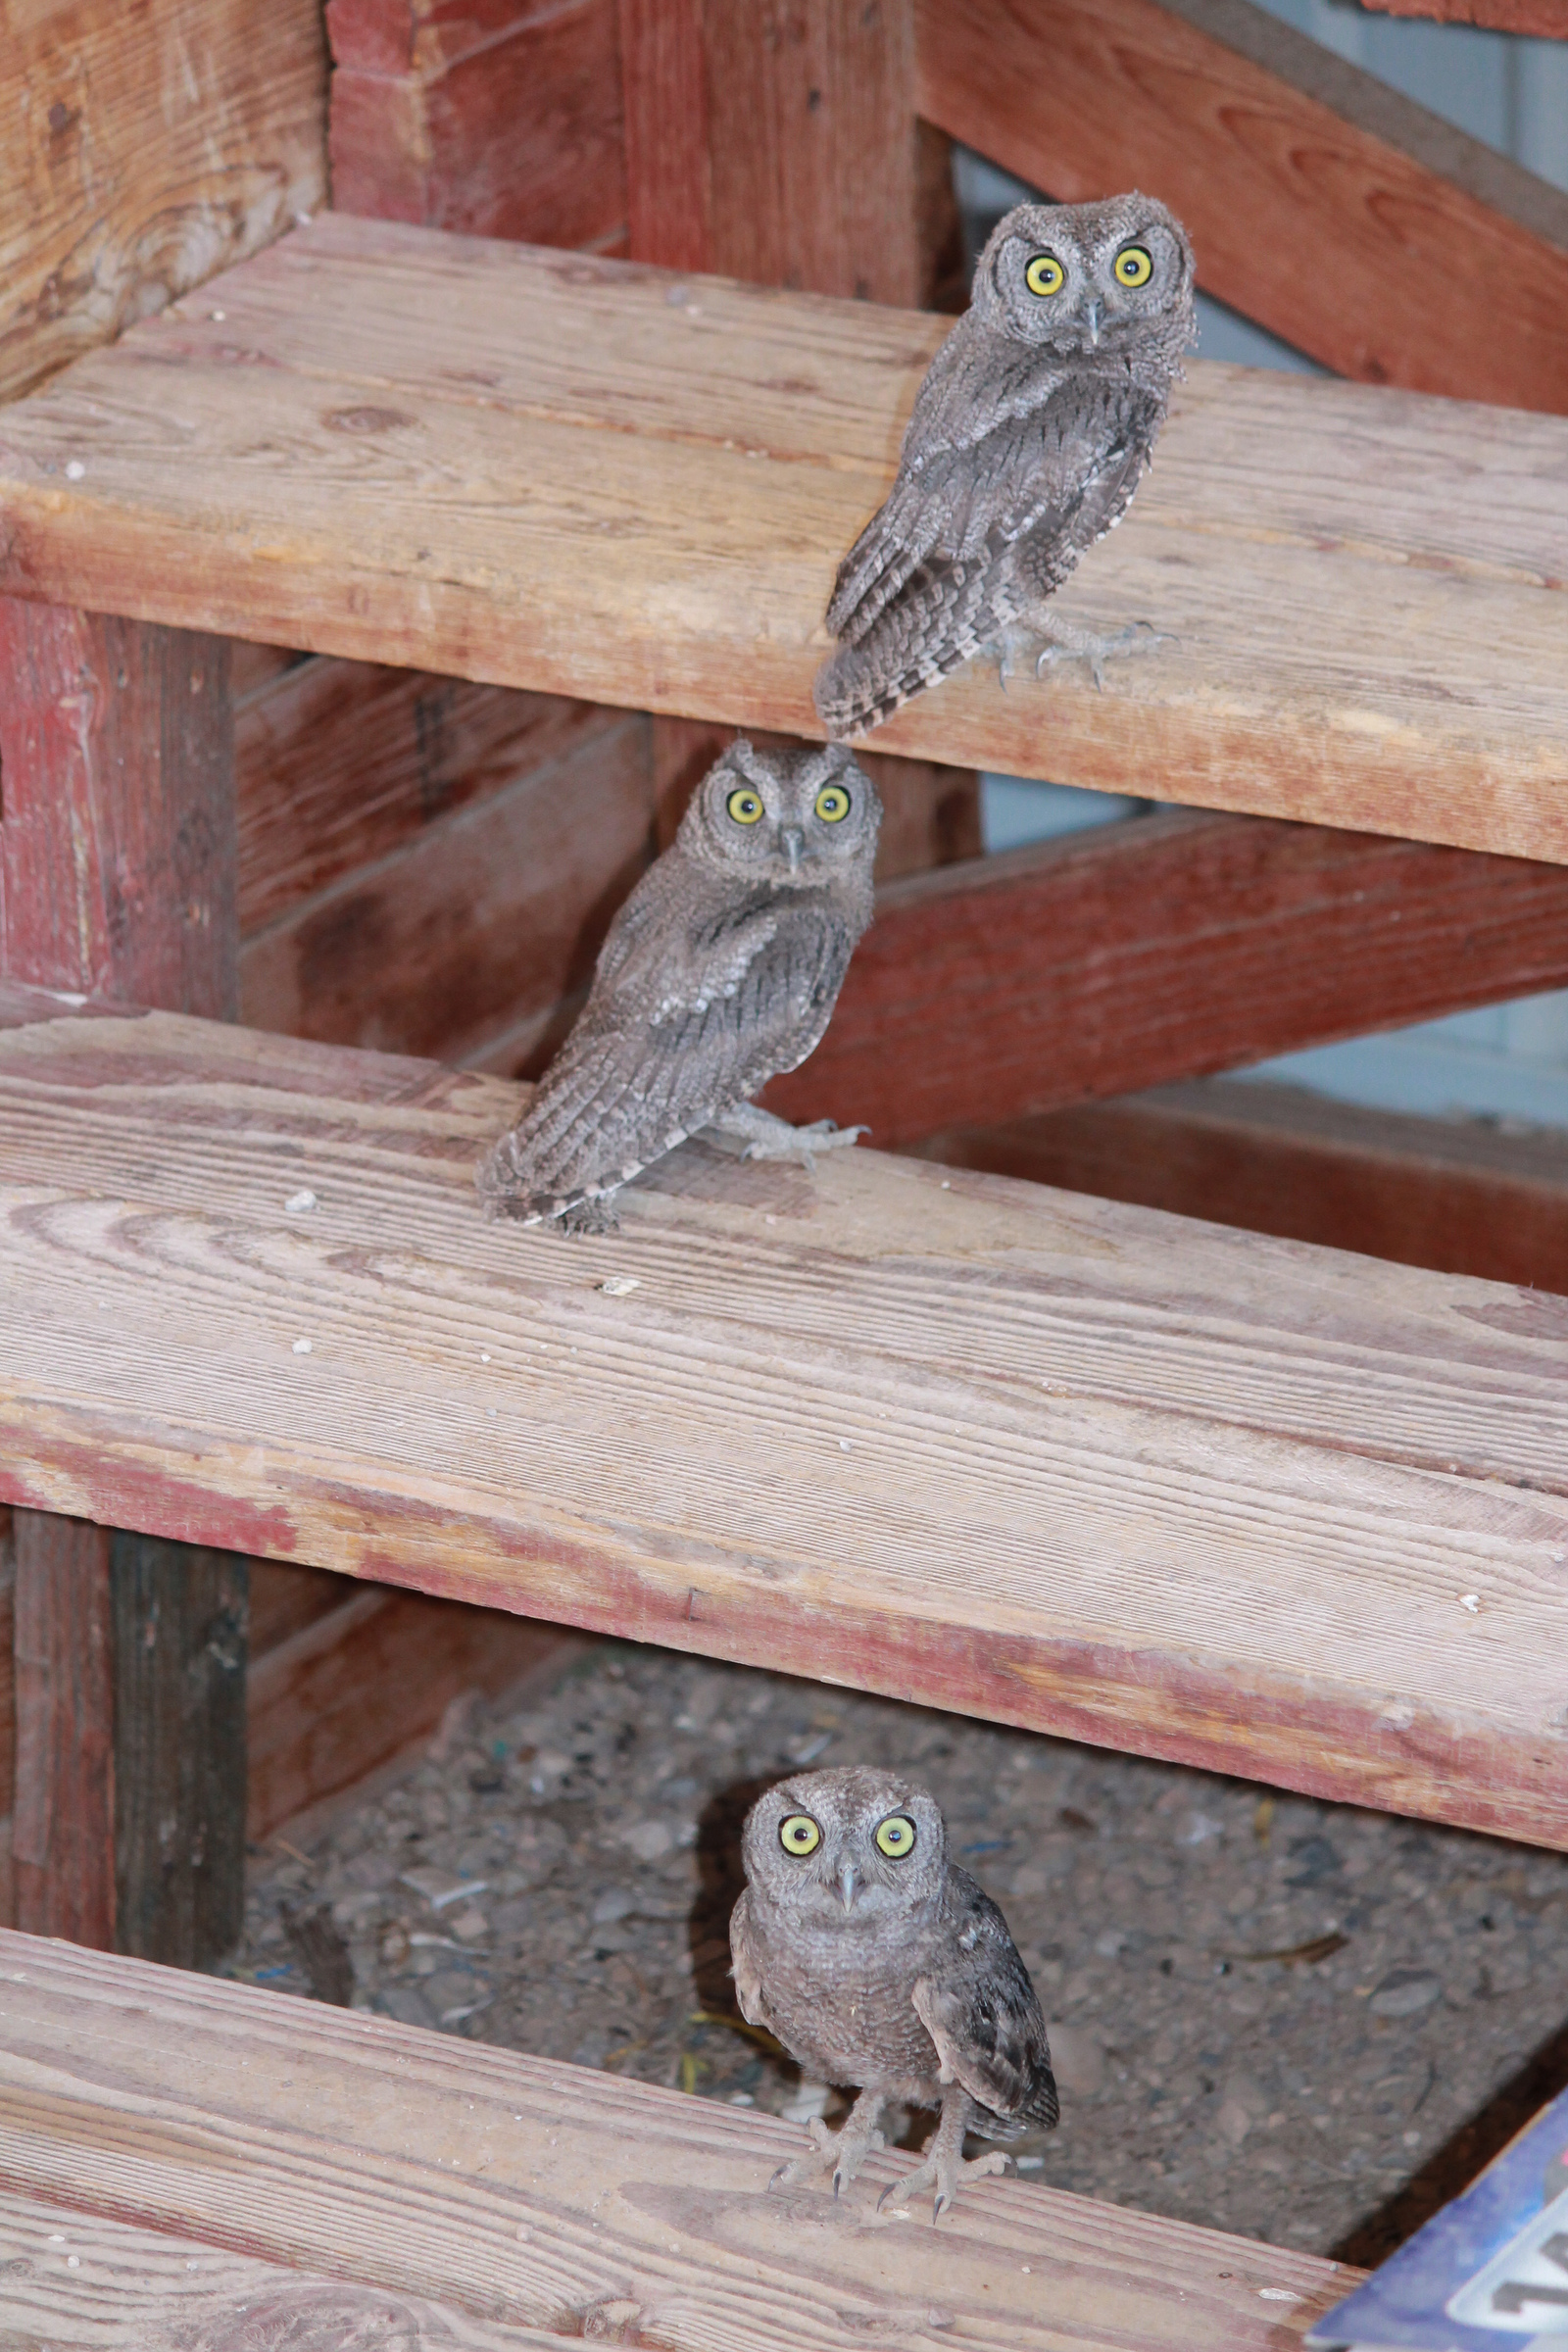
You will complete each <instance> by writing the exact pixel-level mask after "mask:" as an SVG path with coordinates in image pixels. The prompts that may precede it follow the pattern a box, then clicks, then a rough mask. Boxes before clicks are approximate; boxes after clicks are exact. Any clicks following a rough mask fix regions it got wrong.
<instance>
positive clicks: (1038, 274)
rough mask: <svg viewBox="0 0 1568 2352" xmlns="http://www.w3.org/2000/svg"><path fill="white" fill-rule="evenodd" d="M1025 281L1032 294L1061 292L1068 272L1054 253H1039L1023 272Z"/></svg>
mask: <svg viewBox="0 0 1568 2352" xmlns="http://www.w3.org/2000/svg"><path fill="white" fill-rule="evenodd" d="M1023 282H1024V284H1025V285H1026V286H1027V287H1028V289H1029V291H1030V293H1031V294H1042V295H1047V294H1059V293H1060V292H1061V289H1062V287H1063V286H1064V285H1065V284H1066V282H1067V272H1066V270H1063V268H1062V266H1061V264H1060V263H1059V262H1058V261H1057V259H1056V257H1055V255H1054V253H1037V254H1036V255H1035V258H1034V260H1033V261H1032V262H1031V263H1030V264H1029V267H1028V269H1027V270H1025V271H1024V273H1023Z"/></svg>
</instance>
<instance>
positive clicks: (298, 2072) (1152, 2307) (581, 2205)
mask: <svg viewBox="0 0 1568 2352" xmlns="http://www.w3.org/2000/svg"><path fill="white" fill-rule="evenodd" d="M0 1961H3V1964H4V1966H5V1970H6V2015H7V2028H8V2030H7V2034H6V2042H7V2044H8V2045H9V2047H8V2048H7V2049H0V2181H3V2182H4V2184H5V2189H6V2191H7V2195H6V2199H5V2203H4V2205H3V2206H0V2259H4V2257H5V2253H6V2252H7V2251H9V2249H10V2247H11V2246H12V2245H13V2244H18V2245H19V2252H20V2255H21V2257H22V2260H21V2263H20V2265H19V2267H18V2268H17V2270H16V2274H15V2293H14V2295H13V2299H12V2307H14V2308H15V2310H16V2312H17V2313H18V2315H19V2317H20V2319H21V2321H22V2323H23V2325H24V2327H26V2324H27V2322H28V2321H33V2323H34V2325H33V2327H32V2329H31V2330H30V2331H29V2336H30V2333H38V2334H39V2335H40V2337H41V2338H43V2339H46V2340H47V2341H48V2342H49V2343H50V2345H51V2346H52V2347H53V2346H56V2345H58V2346H59V2347H60V2352H78V2347H79V2348H80V2352H86V2348H87V2346H89V2345H91V2346H93V2347H95V2348H97V2352H132V2347H136V2352H139V2347H140V2346H142V2345H144V2344H148V2343H151V2342H153V2341H155V2340H162V2336H163V2332H164V2330H163V2329H162V2327H159V2326H158V2325H156V2323H158V2322H159V2321H161V2320H162V2319H163V2318H164V2315H165V2314H166V2313H169V2312H170V2311H171V2309H172V2308H174V2310H175V2316H176V2317H177V2319H178V2322H179V2326H180V2327H181V2328H182V2329H184V2330H185V2331H187V2332H198V2331H199V2334H200V2338H201V2340H203V2341H205V2340H207V2339H208V2337H209V2335H211V2336H212V2338H213V2340H219V2339H220V2338H221V2336H222V2335H223V2334H224V2333H225V2332H231V2330H232V2326H233V2304H234V2300H235V2299H236V2298H237V2299H239V2300H244V2301H248V2302H250V2303H251V2304H252V2305H253V2308H256V2309H260V2310H262V2311H263V2312H265V2313H266V2314H267V2315H268V2317H269V2318H273V2319H275V2320H276V2322H277V2325H278V2326H279V2327H282V2328H284V2329H286V2330H288V2331H289V2332H290V2333H293V2332H294V2330H293V2329H291V2328H290V2327H289V2323H290V2321H297V2322H298V2323H299V2325H298V2330H297V2332H298V2335H299V2338H300V2340H301V2341H304V2340H307V2339H308V2338H309V2337H310V2336H311V2335H315V2336H318V2337H319V2338H320V2339H321V2340H323V2341H336V2340H342V2335H343V2330H344V2328H346V2327H350V2326H352V2325H354V2324H355V2323H361V2324H367V2323H370V2322H373V2321H378V2320H380V2319H381V2318H382V2317H383V2316H384V2317H385V2318H386V2319H387V2321H388V2323H389V2325H390V2327H391V2328H392V2329H393V2330H394V2331H395V2332H397V2333H398V2334H400V2335H401V2336H402V2338H403V2340H405V2341H407V2342H410V2343H414V2342H429V2343H430V2344H432V2345H433V2344H435V2343H438V2342H439V2343H450V2344H452V2345H453V2346H454V2347H456V2346H458V2345H460V2344H461V2345H462V2346H463V2347H465V2352H509V2348H510V2347H513V2346H515V2347H516V2348H517V2352H524V2348H525V2347H526V2352H535V2347H537V2352H549V2347H550V2346H552V2345H556V2344H559V2343H560V2342H561V2341H562V2339H563V2333H564V2330H565V2329H566V2328H568V2327H569V2329H570V2330H571V2331H572V2333H573V2336H574V2338H575V2337H588V2338H592V2339H594V2340H601V2339H602V2340H604V2341H605V2342H607V2343H608V2342H617V2341H618V2342H621V2343H635V2342H636V2341H638V2340H639V2338H640V2339H641V2340H642V2341H643V2342H644V2343H649V2344H654V2343H669V2344H697V2343H705V2344H706V2343H714V2344H723V2345H724V2346H725V2348H726V2352H801V2347H802V2346H805V2345H809V2346H810V2347H811V2348H812V2352H852V2348H853V2347H854V2346H857V2345H859V2344H863V2343H866V2342H873V2343H898V2344H908V2345H911V2346H912V2345H915V2344H921V2345H923V2344H925V2343H926V2342H928V2341H929V2342H933V2343H940V2342H941V2341H942V2337H943V2333H944V2332H945V2331H946V2330H947V2329H948V2328H949V2327H952V2330H953V2334H954V2336H955V2338H956V2339H959V2340H961V2338H962V2336H963V2334H964V2333H965V2332H967V2333H969V2334H970V2335H971V2336H973V2338H974V2339H975V2340H976V2341H989V2342H991V2343H994V2344H999V2345H1000V2344H1005V2345H1007V2346H1008V2347H1009V2348H1010V2352H1056V2348H1057V2347H1059V2346H1060V2345H1061V2344H1062V2343H1064V2342H1071V2343H1074V2344H1079V2345H1082V2347H1083V2352H1216V2347H1219V2346H1223V2347H1224V2352H1282V2348H1283V2347H1284V2346H1285V2345H1286V2344H1287V2343H1290V2344H1295V2343H1297V2342H1298V2341H1299V2334H1300V2333H1301V2332H1304V2331H1305V2329H1306V2328H1307V2327H1309V2326H1310V2325H1311V2324H1312V2322H1313V2321H1314V2320H1317V2319H1321V2317H1322V2316H1323V2314H1324V2313H1325V2312H1326V2311H1327V2310H1328V2309H1329V2308H1330V2306H1331V2305H1332V2304H1333V2303H1334V2302H1336V2301H1337V2300H1338V2299H1339V2298H1340V2297H1341V2296H1343V2295H1344V2294H1346V2293H1347V2292H1348V2290H1349V2288H1350V2287H1351V2286H1352V2285H1354V2284H1355V2282H1356V2280H1357V2278H1359V2276H1360V2274H1359V2273H1358V2272H1356V2271H1353V2270H1348V2269H1347V2268H1346V2267H1345V2266H1344V2265H1341V2264H1335V2263H1330V2262H1324V2261H1322V2260H1321V2259H1320V2258H1318V2257H1316V2256H1313V2255H1309V2254H1299V2253H1294V2252H1288V2251H1281V2250H1280V2249H1279V2248H1277V2247H1274V2246H1260V2245H1256V2244H1253V2243H1251V2242H1250V2241H1244V2240H1242V2239H1240V2238H1235V2239H1233V2238H1227V2237H1221V2236H1218V2235H1217V2234H1216V2233H1215V2232H1214V2231H1213V2230H1209V2229H1194V2228H1192V2227H1191V2225H1189V2224H1184V2223H1180V2222H1171V2221H1165V2220H1162V2219H1160V2218H1158V2217H1156V2216H1154V2215H1152V2214H1144V2213H1138V2212H1134V2211H1132V2210H1130V2209H1128V2208H1123V2207H1114V2206H1108V2205H1099V2204H1095V2203H1093V2202H1092V2201H1091V2200H1090V2199H1088V2198H1087V2197H1076V2196H1071V2195H1068V2194H1066V2193H1065V2192H1063V2191H1061V2190H1059V2189H1050V2188H1044V2187H1041V2186H1038V2185H1037V2184H1036V2183H1034V2182H1032V2181H1025V2180H1002V2181H985V2182H981V2183H975V2184H971V2185H970V2186H969V2187H968V2188H967V2189H966V2190H965V2193H964V2195H963V2196H962V2197H961V2198H960V2199H959V2200H958V2203H957V2205H956V2208H955V2210H954V2212H953V2213H952V2214H951V2216H944V2218H943V2224H942V2228H941V2229H939V2230H933V2229H930V2228H929V2226H928V2227H926V2228H925V2229H904V2230H901V2231H900V2232H899V2234H898V2238H897V2241H896V2242H897V2259H896V2260H894V2259H890V2255H889V2250H888V2249H889V2242H890V2241H889V2239H888V2237H887V2236H886V2235H885V2234H884V2233H883V2232H882V2231H880V2230H878V2229H871V2228H865V2227H856V2226H854V2224H853V2222H852V2223H850V2224H848V2225H846V2224H845V2222H844V2218H843V2216H842V2214H841V2215H839V2216H838V2217H834V2218H835V2220H836V2222H837V2226H835V2227H831V2228H829V2227H827V2226H826V2217H824V2220H823V2222H821V2223H816V2222H814V2221H812V2220H809V2219H808V2218H806V2216H807V2214H813V2215H814V2213H815V2212H816V2210H817V2208H816V2207H815V2206H814V2205H812V2204H811V2203H810V2199H809V2192H808V2194H807V2196H805V2197H802V2196H800V2195H799V2194H798V2195H797V2196H796V2198H795V2199H794V2200H792V2202H791V2203H789V2204H784V2203H781V2201H780V2200H779V2199H778V2198H777V2197H772V2198H770V2197H769V2196H768V2195H767V2193H766V2182H767V2180H768V2177H769V2175H770V2174H771V2173H772V2172H773V2171H774V2170H776V2168H777V2167H778V2165H779V2164H780V2163H781V2162H782V2161H783V2160H784V2159H785V2158H786V2157H788V2156H789V2155H790V2154H791V2153H792V2152H798V2150H799V2148H800V2146H801V2144H802V2132H801V2130H800V2127H799V2126H792V2125H789V2124H785V2123H781V2122H779V2121H778V2120H777V2119H775V2118H774V2117H772V2116H764V2115H762V2114H760V2113H759V2112H757V2111H755V2110H753V2111H747V2110H742V2109H737V2108H733V2107H725V2106H722V2105H720V2104H719V2103H718V2102H717V2101H716V2100H712V2099H693V2098H688V2097H686V2096H684V2095H683V2094H682V2093H681V2092H680V2091H676V2090H664V2089H662V2088H657V2087H655V2086H654V2085H653V2084H650V2083H646V2082H622V2081H621V2080H619V2079H618V2078H616V2077H613V2076H611V2075H607V2074H603V2073H595V2072H594V2071H593V2070H592V2069H591V2068H587V2067H577V2066H563V2065H561V2064H558V2063H557V2062H555V2061H553V2060H550V2059H541V2058H527V2057H523V2056H521V2055H519V2054H518V2053H517V2052H515V2051H513V2050H502V2049H494V2048H488V2047H486V2046H484V2045H483V2044H481V2043H476V2042H471V2041H466V2040H464V2039H463V2038H462V2037H461V2036H458V2035H454V2034H429V2033H421V2032H420V2031H418V2030H417V2028H413V2027H409V2026H399V2025H395V2024H394V2023H393V2022H392V2020H391V2019H390V2018H379V2017H368V2016H363V2015H362V2016H355V2015H350V2014H349V2013H348V2012H346V2011H344V2010H342V2009H334V2008H329V2007H327V2006H325V2005H324V2004H322V2003H319V2002H314V2001H301V2000H297V1999H291V1998H289V1997H288V1996H287V1995H284V1994H279V1993H272V1992H266V1991H262V1990H260V1989H259V1988H258V1987H256V1986H253V1985H231V1984H225V1983H222V1982H221V1981H215V1980H213V1979H210V1978H205V1977H181V1978H177V1979H172V1978H171V1977H169V1976H168V1975H167V1973H163V1972H154V1971H153V1970H151V1969H148V1968H145V1967H142V1966H140V1965H138V1964H137V1963H135V1962H133V1961H125V1960H108V1959H105V1958H103V1957H102V1956H100V1955H98V1954H96V1953H87V1952H78V1951H65V1950H54V1949H51V1948H49V1947H48V1946H46V1945H42V1944H39V1943H37V1942H34V1941H32V1940H31V1939H30V1938H27V1937H25V1936H6V1937H5V1938H4V1940H3V1942H0ZM127 2015H133V2017H134V2023H135V2031H134V2033H127V2031H126V2018H127ZM236 2051H243V2053H244V2065H243V2067H242V2068H241V2067H238V2066H236V2064H235V2053H236ZM40 2052H47V2053H48V2056H47V2074H46V2079H45V2081H44V2082H42V2083H40V2080H39V2077H40V2073H41V2072H43V2071H44V2067H45V2062H44V2060H43V2059H41V2058H40V2056H39V2053H40ZM62 2115H64V2116H66V2117H69V2118H70V2119H71V2121H72V2123H73V2125H74V2126H75V2127H76V2128H75V2129H74V2130H73V2131H71V2132H70V2133H69V2134H68V2133H67V2131H65V2130H63V2129H62V2128H61V2122H60V2118H61V2116H62ZM437 2152H439V2155H440V2158H441V2161H440V2163H439V2164H438V2163H437V2161H436V2155H437ZM914 2162H915V2159H914V2158H913V2157H912V2156H910V2155H907V2154H906V2153H905V2152H904V2151H903V2150H900V2149H893V2150H889V2151H887V2152H885V2153H879V2154H876V2155H873V2156H872V2157H871V2158H870V2160H869V2163H868V2165H867V2169H866V2174H865V2176H864V2180H863V2181H862V2182H861V2183H859V2184H858V2185H857V2187H856V2189H855V2191H854V2192H853V2194H854V2196H855V2197H856V2198H857V2199H862V2200H863V2203H864V2206H865V2208H866V2209H870V2208H871V2207H873V2206H874V2203H875V2199H876V2195H877V2192H878V2190H879V2189H881V2188H882V2187H883V2186H884V2185H886V2184H888V2183H890V2182H892V2181H893V2180H896V2179H897V2178H898V2177H899V2175H900V2174H902V2173H906V2172H907V2171H908V2170H909V2169H910V2168H911V2166H912V2165H913V2164H914ZM823 2193H824V2196H826V2195H827V2192H826V2191H824V2192H823ZM19 2198H20V2199H26V2200H28V2202H29V2203H30V2202H32V2201H34V2200H35V2201H36V2207H37V2209H38V2210H40V2211H42V2212H44V2213H48V2212H50V2211H51V2210H52V2209H53V2208H57V2207H62V2206H63V2207H66V2208H68V2209H69V2221H68V2222H66V2223H59V2222H55V2221H53V2220H51V2222H50V2223H49V2228H50V2229H67V2228H69V2230H70V2236H71V2244H72V2246H73V2249H76V2248H79V2252H78V2253H77V2254H76V2256H75V2260H76V2269H75V2270H74V2271H70V2270H68V2269H67V2266H66V2265H65V2264H64V2263H63V2262H61V2261H60V2259H59V2248H58V2246H53V2247H51V2246H50V2245H49V2240H48V2235H47V2232H46V2231H45V2230H42V2229H40V2230H38V2231H37V2233H36V2234H34V2235H24V2236H21V2237H20V2239H19V2236H18V2234H17V2233H18V2232H19V2231H20V2230H22V2229H25V2221H26V2207H25V2206H23V2207H21V2208H20V2210H19V2206H18V2204H17V2202H16V2200H17V2199H19ZM828 2203H829V2204H831V2198H830V2197H829V2198H828ZM715 2215H721V2216H722V2217H723V2223H722V2227H717V2226H715V2221H714V2216H715ZM154 2232H156V2233H157V2234H156V2239H154V2237H153V2235H152V2233H154ZM808 2232H809V2244H810V2254H809V2260H807V2261H804V2262H803V2260H802V2258H801V2243H802V2238H803V2235H805V2234H807V2233H808ZM160 2245H161V2246H162V2247H164V2248H165V2249H166V2252H165V2254H164V2256H163V2259H162V2261H160V2260H159V2259H158V2253H157V2248H158V2246H160ZM187 2247H189V2248H191V2249H193V2251H187ZM46 2256H47V2265H46V2261H45V2257H46ZM1023 2256H1027V2260H1025V2259H1023V2258H1022V2257H1023ZM33 2257H36V2260H37V2265H38V2272H39V2276H40V2277H41V2276H42V2275H43V2272H44V2270H45V2267H47V2276H48V2287H49V2294H48V2296H47V2297H45V2296H44V2295H42V2294H41V2293H40V2292H39V2291H38V2282H37V2279H35V2278H34V2275H33V2259H32V2258H33ZM176 2258H177V2266H178V2267H177V2273H175V2261H176ZM190 2262H195V2263H196V2264H197V2265H198V2266H199V2267H198V2269H197V2271H196V2273H195V2275H194V2276H192V2275H191V2274H190V2272H189V2271H188V2269H187V2265H188V2264H189V2263H190ZM268 2266H272V2267H268ZM172 2274H174V2275H177V2277H178V2278H179V2280H180V2295H179V2301H178V2304H177V2307H172V2304H171V2300H170V2297H169V2291H168V2290H169V2281H170V2278H171V2275H172ZM73 2281H75V2282H77V2283H73ZM7 2284H8V2288H9V2287H11V2286H12V2284H13V2281H12V2279H11V2278H8V2279H7ZM372 2290H373V2291H372ZM1282 2311H1283V2312H1285V2313H1286V2314H1287V2315H1288V2316H1287V2317H1286V2318H1285V2319H1284V2320H1283V2321H1282V2320H1281V2318H1280V2316H1279V2315H1280V2313H1281V2312H1282ZM61 2315H64V2317H65V2322H66V2324H65V2325H62V2324H61ZM122 2318H124V2319H125V2320H127V2321H132V2322H134V2321H139V2322H141V2323H142V2327H141V2329H140V2332H138V2333H132V2332H129V2331H128V2330H127V2331H126V2332H124V2333H120V2332H116V2328H115V2323H116V2322H117V2321H119V2320H121V2319H122ZM334 2320H341V2321H342V2322H343V2327H342V2328H335V2327H333V2322H334ZM374 2332H376V2333H379V2332H380V2329H379V2327H375V2328H374Z"/></svg>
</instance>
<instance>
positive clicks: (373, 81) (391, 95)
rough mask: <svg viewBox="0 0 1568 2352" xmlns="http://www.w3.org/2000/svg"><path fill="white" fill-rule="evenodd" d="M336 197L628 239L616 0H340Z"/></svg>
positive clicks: (334, 6)
mask: <svg viewBox="0 0 1568 2352" xmlns="http://www.w3.org/2000/svg"><path fill="white" fill-rule="evenodd" d="M326 25H327V31H328V34H329V36H330V38H331V43H332V56H333V62H334V66H335V71H334V73H333V75H332V102H331V155H332V201H333V203H334V205H335V206H336V207H337V209H338V210H339V211H340V212H346V213H365V214H368V215H371V216H373V217H375V218H377V219H380V220H387V221H419V222H422V223H423V224H424V225H425V226H427V227H430V228H449V229H460V230H464V231H467V232H471V233H473V234H476V235H479V236H495V237H522V236H526V237H530V238H532V239H534V240H536V241H537V242H538V243H539V244H542V245H572V246H587V247H590V248H592V249H593V250H594V251H597V252H612V251H624V249H625V239H626V177H625V161H624V141H623V137H622V130H621V112H620V73H619V61H618V52H617V44H616V25H615V0H565V4H564V5H563V0H499V4H498V5H496V4H484V5H479V6H474V5H471V4H470V0H461V5H457V6H452V5H448V4H447V0H329V5H328V7H327V10H326Z"/></svg>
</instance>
